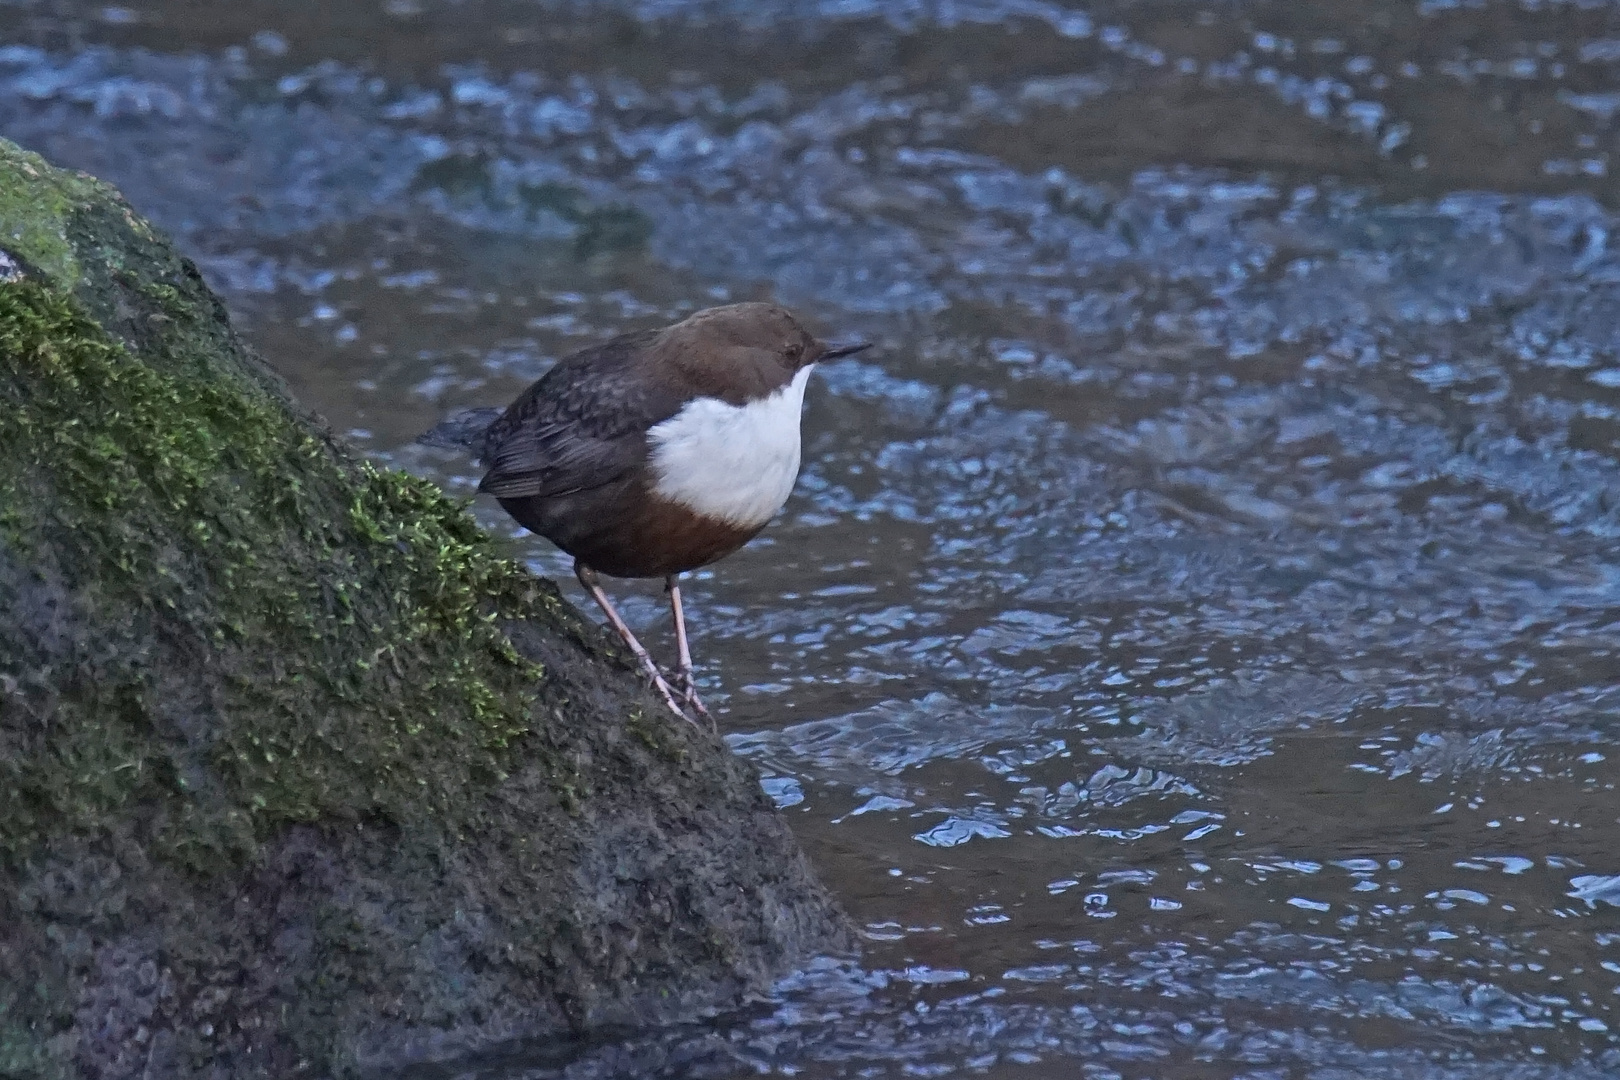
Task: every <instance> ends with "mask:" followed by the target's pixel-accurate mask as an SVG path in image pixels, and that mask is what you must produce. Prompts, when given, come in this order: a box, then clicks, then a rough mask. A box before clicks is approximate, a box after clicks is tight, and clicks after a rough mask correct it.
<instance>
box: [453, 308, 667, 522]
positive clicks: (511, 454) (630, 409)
mask: <svg viewBox="0 0 1620 1080" xmlns="http://www.w3.org/2000/svg"><path fill="white" fill-rule="evenodd" d="M656 333H657V332H656V331H647V332H644V333H638V334H626V335H624V336H623V337H618V338H614V339H613V340H612V341H609V342H606V343H604V344H602V345H598V346H595V347H592V348H588V349H582V350H580V351H579V352H576V353H573V354H571V355H569V356H566V357H564V358H563V359H562V360H559V361H558V362H557V366H556V367H554V368H552V369H551V370H550V371H548V372H546V374H545V375H544V376H542V377H541V378H540V380H539V381H538V382H536V383H535V384H534V385H533V386H531V387H529V389H528V390H526V391H524V393H523V395H522V396H521V397H519V398H518V399H517V400H516V401H514V402H513V403H512V405H511V407H510V408H508V409H507V410H506V412H505V413H504V414H503V415H502V416H501V418H500V419H499V420H496V421H495V422H494V423H493V424H491V425H490V428H489V433H488V435H486V436H485V441H484V462H485V464H486V465H488V466H489V473H488V475H486V476H485V477H484V480H483V482H482V483H481V484H479V485H478V490H480V491H484V492H488V493H489V494H491V495H494V496H495V497H496V498H501V499H521V498H536V497H538V498H551V497H555V496H560V495H567V494H570V493H572V492H576V491H586V490H589V489H591V488H596V487H601V486H602V485H603V484H610V483H612V482H613V481H614V480H617V479H619V478H620V477H622V476H624V475H625V474H626V473H628V472H630V471H631V470H633V469H634V468H636V467H637V466H638V465H640V464H641V462H642V461H644V460H645V458H646V453H647V449H646V440H645V438H644V436H645V435H646V432H647V429H648V428H651V427H652V426H653V425H654V424H658V423H660V422H662V421H664V420H667V419H669V418H670V417H671V416H674V415H675V414H676V413H677V412H679V411H680V408H681V406H682V405H683V404H685V402H686V398H687V394H686V393H684V392H683V390H682V388H681V387H680V386H679V385H678V384H677V383H676V382H675V381H674V380H672V379H671V378H669V377H665V376H664V375H663V373H662V372H660V371H659V370H657V369H654V370H651V371H649V370H646V369H645V367H642V368H639V369H638V367H637V364H636V361H637V359H638V358H639V356H640V353H641V351H642V349H643V348H645V347H646V346H647V345H648V344H650V343H651V341H652V339H653V337H655V336H656Z"/></svg>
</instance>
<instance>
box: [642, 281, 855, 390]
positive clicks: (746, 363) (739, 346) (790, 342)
mask: <svg viewBox="0 0 1620 1080" xmlns="http://www.w3.org/2000/svg"><path fill="white" fill-rule="evenodd" d="M869 347H870V344H869V343H868V342H864V341H860V342H848V343H829V342H826V341H822V340H820V339H819V338H817V337H815V336H814V335H813V334H811V333H810V331H808V330H806V329H805V328H804V325H803V324H802V323H800V322H799V320H798V319H796V318H794V316H793V313H792V312H790V311H788V310H787V308H784V307H781V306H779V305H777V304H767V303H760V302H757V301H753V302H749V303H743V304H726V305H724V306H722V307H712V308H705V309H703V310H702V311H699V312H695V313H693V314H692V315H689V316H688V317H687V318H685V319H683V320H681V321H680V322H678V323H676V324H675V325H673V326H670V327H667V328H666V329H664V330H663V331H662V332H660V333H659V335H658V337H657V339H656V340H655V341H654V342H653V343H652V344H651V345H650V346H649V347H648V352H649V353H651V354H654V355H656V356H657V357H658V360H659V362H661V363H669V364H674V365H676V366H678V367H680V368H681V369H682V371H683V372H684V373H685V374H686V375H687V377H688V378H689V379H691V380H692V382H693V383H695V384H697V385H698V386H699V387H701V388H702V392H703V393H705V394H707V395H709V396H713V397H717V398H721V399H722V400H724V401H727V402H730V403H731V404H734V405H740V404H743V403H744V402H746V401H750V400H753V399H755V398H759V397H764V396H766V395H768V394H772V393H774V392H776V391H777V390H779V389H781V388H782V387H783V386H786V385H787V384H788V383H789V382H791V381H792V380H793V376H794V375H795V374H796V373H797V372H798V371H799V369H801V368H803V367H805V366H806V365H809V364H814V363H818V362H820V361H823V360H835V359H837V358H838V357H841V356H851V355H853V354H855V353H858V352H860V351H861V350H863V349H866V348H869Z"/></svg>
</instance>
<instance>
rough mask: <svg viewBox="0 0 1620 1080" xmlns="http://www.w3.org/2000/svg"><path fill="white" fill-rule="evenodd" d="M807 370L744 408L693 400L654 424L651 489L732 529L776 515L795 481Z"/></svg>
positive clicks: (751, 525)
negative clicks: (654, 482) (653, 482)
mask: <svg viewBox="0 0 1620 1080" xmlns="http://www.w3.org/2000/svg"><path fill="white" fill-rule="evenodd" d="M813 366H814V365H810V367H813ZM810 367H803V368H800V369H799V372H798V374H796V375H794V376H793V381H792V382H791V383H789V384H788V385H786V386H784V387H782V389H780V390H778V391H777V392H776V393H774V394H772V395H771V396H770V397H767V398H761V399H760V400H758V401H750V402H749V403H748V404H746V405H729V404H727V403H726V402H724V401H721V400H720V399H718V398H708V397H701V398H694V399H693V400H691V401H689V402H687V403H686V405H685V406H684V407H683V408H682V409H681V411H680V412H678V413H676V414H675V415H674V416H672V417H670V418H669V419H668V420H665V421H664V422H663V423H661V424H658V425H656V426H655V427H653V428H652V430H650V431H648V432H647V439H648V442H649V444H650V446H651V448H652V468H653V476H654V477H655V478H656V486H655V488H654V490H655V491H656V492H657V493H658V494H659V495H662V496H663V497H664V498H666V499H669V500H671V501H672V502H677V503H680V504H681V505H682V506H684V507H686V508H687V509H688V510H692V511H695V512H696V513H699V514H702V515H703V516H704V517H710V518H715V519H717V520H720V521H725V522H729V523H731V524H733V525H736V526H738V527H739V528H745V529H752V528H757V527H758V526H761V525H763V524H765V523H766V522H767V521H769V520H771V518H773V517H775V516H776V512H777V511H778V510H780V509H782V504H783V503H785V502H787V497H788V494H789V493H790V492H792V490H793V482H794V481H795V480H797V479H798V477H799V414H800V413H801V412H802V411H803V409H804V384H805V382H806V380H808V379H809V378H810Z"/></svg>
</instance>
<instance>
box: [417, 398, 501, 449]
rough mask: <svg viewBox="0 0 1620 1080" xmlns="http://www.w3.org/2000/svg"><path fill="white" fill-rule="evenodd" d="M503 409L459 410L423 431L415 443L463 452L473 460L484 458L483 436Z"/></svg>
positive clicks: (498, 417)
mask: <svg viewBox="0 0 1620 1080" xmlns="http://www.w3.org/2000/svg"><path fill="white" fill-rule="evenodd" d="M505 411H506V410H505V409H493V408H487V407H486V408H479V409H460V410H457V411H456V412H453V413H451V414H450V415H449V416H447V417H445V418H444V420H442V421H441V422H440V423H439V425H438V426H437V427H435V428H433V429H432V430H430V431H424V432H423V433H422V434H420V435H418V436H417V437H416V441H417V442H419V443H422V444H423V445H424V446H442V447H445V448H446V449H450V450H465V451H467V452H468V453H470V454H471V455H472V456H473V458H474V460H477V459H481V458H482V457H483V456H484V436H485V435H487V434H488V433H489V426H490V425H491V424H493V423H494V422H495V421H496V420H498V419H500V416H501V414H502V413H504V412H505Z"/></svg>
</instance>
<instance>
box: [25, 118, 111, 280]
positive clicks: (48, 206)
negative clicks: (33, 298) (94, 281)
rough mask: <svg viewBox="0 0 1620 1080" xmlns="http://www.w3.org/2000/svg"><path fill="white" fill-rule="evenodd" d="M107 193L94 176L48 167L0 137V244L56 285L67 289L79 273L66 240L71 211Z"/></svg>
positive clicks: (104, 196) (105, 196) (75, 259)
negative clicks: (91, 177) (30, 264)
mask: <svg viewBox="0 0 1620 1080" xmlns="http://www.w3.org/2000/svg"><path fill="white" fill-rule="evenodd" d="M108 194H109V189H107V188H104V187H102V186H101V185H100V184H98V183H97V182H96V181H94V180H91V179H89V178H88V177H81V176H77V175H74V174H72V173H67V172H63V171H61V170H58V169H53V168H51V167H50V166H49V165H47V164H46V163H45V159H44V158H42V157H40V156H39V155H38V154H31V153H29V152H28V151H26V150H23V149H21V148H20V147H18V146H17V145H16V144H15V143H10V142H7V141H5V140H4V139H0V247H4V248H5V249H6V250H8V251H10V252H12V253H13V254H15V255H20V256H21V257H22V258H24V259H26V260H28V262H30V263H32V264H33V265H34V266H35V267H37V268H38V269H40V270H42V271H44V272H45V273H46V274H48V275H49V276H50V277H51V278H52V279H53V280H54V281H56V282H57V283H58V284H59V285H65V286H67V287H69V288H71V287H72V285H73V282H75V281H76V280H78V276H79V267H78V259H77V258H76V256H75V255H74V251H73V245H72V243H71V242H70V241H69V239H68V227H69V223H70V219H71V216H72V213H73V210H74V209H75V207H77V206H79V205H80V204H82V203H85V202H88V201H90V200H91V199H93V198H101V199H105V198H107V197H108Z"/></svg>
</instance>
